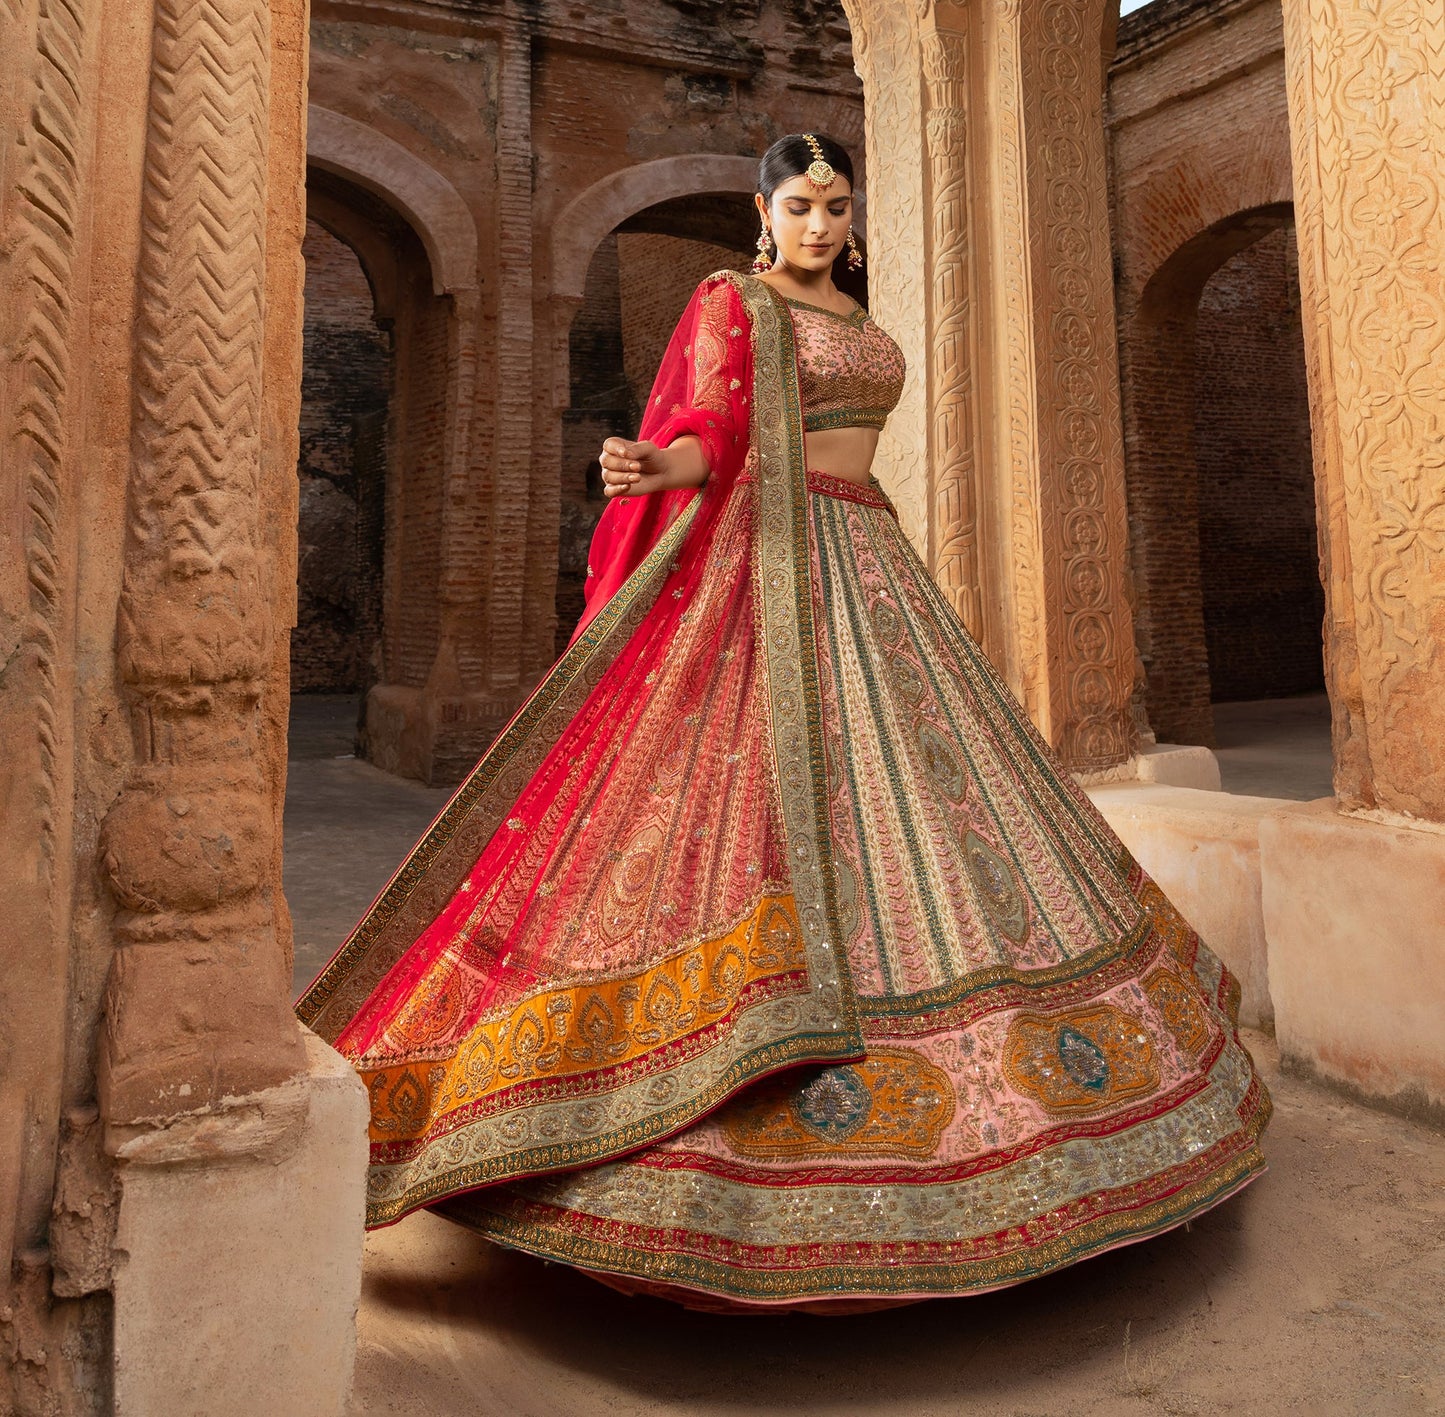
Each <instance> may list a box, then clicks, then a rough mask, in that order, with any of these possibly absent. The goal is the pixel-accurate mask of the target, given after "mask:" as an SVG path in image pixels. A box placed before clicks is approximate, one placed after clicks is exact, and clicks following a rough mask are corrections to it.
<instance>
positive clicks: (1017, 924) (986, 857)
mask: <svg viewBox="0 0 1445 1417" xmlns="http://www.w3.org/2000/svg"><path fill="white" fill-rule="evenodd" d="M963 849H964V854H965V856H966V857H967V859H968V874H969V876H970V877H971V878H972V880H973V884H974V887H975V888H976V889H977V891H978V894H979V897H980V898H981V899H982V901H983V904H984V909H985V910H987V911H988V913H989V915H990V916H991V917H992V918H993V922H994V924H996V925H997V926H998V928H999V929H1000V930H1002V931H1003V933H1004V934H1005V935H1007V936H1008V937H1009V939H1010V940H1012V941H1013V942H1014V944H1016V945H1017V944H1021V943H1022V942H1023V939H1024V936H1025V935H1027V934H1028V932H1029V908H1028V906H1027V904H1025V902H1024V897H1023V893H1022V892H1021V891H1020V890H1019V888H1018V885H1017V882H1016V881H1015V878H1014V872H1013V867H1012V866H1010V865H1009V863H1008V862H1007V861H1006V860H1005V859H1004V858H1003V856H1001V855H1000V854H999V853H998V852H997V851H995V850H994V849H993V847H991V846H990V845H989V844H988V843H987V842H986V841H985V840H984V839H983V838H982V837H981V836H979V834H978V833H977V832H975V831H972V830H970V831H969V832H968V833H967V834H966V835H965V836H964V839H963Z"/></svg>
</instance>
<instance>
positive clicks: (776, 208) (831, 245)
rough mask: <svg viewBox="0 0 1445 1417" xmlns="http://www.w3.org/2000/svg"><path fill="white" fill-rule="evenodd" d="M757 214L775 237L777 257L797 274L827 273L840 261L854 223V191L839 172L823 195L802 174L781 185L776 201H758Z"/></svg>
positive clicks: (775, 192)
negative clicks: (835, 262)
mask: <svg viewBox="0 0 1445 1417" xmlns="http://www.w3.org/2000/svg"><path fill="white" fill-rule="evenodd" d="M757 204H758V211H759V212H760V213H761V214H762V216H763V219H764V221H765V222H766V223H767V224H768V227H769V229H770V230H771V231H772V233H773V240H774V241H775V242H776V243H777V247H778V256H779V257H780V258H781V259H782V260H783V261H785V262H787V264H788V265H790V266H792V267H794V268H795V269H797V270H805V271H824V270H827V269H828V268H829V267H830V266H831V265H832V264H833V262H834V261H835V260H836V259H837V256H838V253H839V252H840V251H841V250H842V249H843V243H844V241H845V240H846V239H847V236H848V228H849V226H850V225H852V222H853V189H852V187H851V186H850V185H849V183H848V179H847V178H846V177H844V176H843V174H842V173H841V172H840V173H839V174H838V175H837V177H835V178H834V179H833V185H832V186H831V187H829V188H828V190H827V191H826V192H820V191H818V189H817V188H816V187H814V186H813V184H812V183H811V182H809V181H808V179H807V178H806V177H805V176H803V174H802V173H801V172H800V173H799V174H798V175H797V176H796V177H790V178H788V180H787V181H786V182H783V183H781V184H779V186H778V187H777V188H775V189H774V191H773V200H772V201H771V202H767V203H764V201H763V198H762V194H761V193H759V194H758V197H757Z"/></svg>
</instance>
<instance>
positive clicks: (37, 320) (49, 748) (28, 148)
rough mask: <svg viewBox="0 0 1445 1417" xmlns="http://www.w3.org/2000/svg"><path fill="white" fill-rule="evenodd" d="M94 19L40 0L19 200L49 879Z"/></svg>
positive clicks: (34, 643) (20, 444)
mask: <svg viewBox="0 0 1445 1417" xmlns="http://www.w3.org/2000/svg"><path fill="white" fill-rule="evenodd" d="M84 23H85V20H84V12H83V8H82V3H81V0H41V3H40V5H39V8H38V12H37V15H36V23H35V54H36V58H35V70H34V89H33V93H32V96H31V105H30V114H29V118H28V121H27V124H26V131H25V137H24V141H23V144H22V146H23V151H24V159H23V167H22V169H21V174H20V179H19V182H18V184H17V192H16V195H17V197H18V202H17V206H16V217H15V226H16V228H17V230H16V237H17V238H18V251H17V256H16V262H15V270H16V273H17V275H16V284H17V287H18V291H19V298H18V300H17V304H16V308H17V309H19V310H22V311H23V312H24V314H23V317H22V318H23V323H22V324H21V328H20V331H19V334H18V338H17V339H16V342H15V347H14V350H15V352H14V357H15V360H16V362H17V363H18V365H19V367H20V381H19V392H18V396H17V398H16V403H15V410H14V422H13V424H12V433H13V444H12V445H13V446H14V447H15V448H16V449H17V451H18V454H19V458H20V460H21V476H22V478H23V480H24V486H25V512H26V527H25V564H26V574H27V576H28V579H29V584H30V615H29V617H28V620H27V624H26V627H25V642H26V646H27V649H28V652H29V655H30V659H31V663H32V664H33V665H34V668H35V674H36V680H37V693H36V698H35V710H36V720H35V721H36V732H37V735H38V739H39V743H38V747H39V761H40V767H41V774H40V793H41V800H40V803H39V807H40V811H39V826H40V836H41V853H42V860H43V862H44V869H45V870H46V872H47V874H48V873H49V872H51V871H52V869H53V865H54V857H55V831H56V804H57V800H58V797H59V792H60V789H59V784H58V781H57V773H58V764H57V755H58V751H59V733H60V715H61V704H60V702H59V700H60V685H59V679H58V672H57V667H56V666H57V660H58V657H59V645H58V635H59V622H60V617H61V614H62V606H61V600H60V589H59V584H58V582H59V579H60V548H59V532H60V519H61V515H62V507H61V503H62V488H61V475H62V464H63V462H64V458H65V450H66V442H67V430H66V399H67V395H68V393H69V388H70V325H71V295H70V290H71V281H72V273H73V267H74V263H75V233H76V222H77V213H78V208H79V204H80V180H79V174H78V169H77V155H78V152H79V148H80V134H81V114H80V84H81V67H82V60H83V55H84V43H85V28H84ZM7 244H8V242H7Z"/></svg>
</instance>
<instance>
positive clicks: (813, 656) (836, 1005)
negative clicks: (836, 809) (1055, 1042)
mask: <svg viewBox="0 0 1445 1417" xmlns="http://www.w3.org/2000/svg"><path fill="white" fill-rule="evenodd" d="M726 278H727V280H728V282H729V283H730V284H731V285H732V286H733V287H734V288H735V289H736V290H737V292H738V295H739V297H740V298H741V300H742V303H743V308H744V309H745V310H746V311H747V314H748V319H749V322H750V324H751V325H752V341H753V404H752V428H751V437H752V447H753V449H754V451H755V453H756V456H757V485H758V546H757V553H756V557H755V561H754V570H753V574H754V578H755V583H756V586H757V592H758V603H759V605H760V606H761V618H762V636H763V645H764V650H765V655H766V663H767V692H768V703H769V707H770V711H771V716H772V730H773V757H774V761H775V762H776V765H777V772H778V794H779V798H780V801H781V804H782V811H783V828H784V833H785V835H786V838H787V844H788V866H789V873H790V876H791V879H792V886H793V899H794V902H795V904H796V906H797V910H798V918H799V920H800V921H801V923H802V927H803V944H804V948H805V950H806V953H807V960H808V977H809V981H810V983H811V985H812V989H811V991H810V993H809V996H808V1008H809V1010H810V1011H811V1013H812V1016H813V1021H814V1024H815V1026H817V1027H821V1028H823V1029H826V1030H829V1031H832V1032H834V1033H836V1034H837V1035H838V1036H839V1038H840V1040H847V1045H846V1047H845V1048H844V1049H843V1050H842V1051H843V1052H844V1053H847V1054H851V1055H852V1056H861V1055H862V1053H863V1051H864V1049H863V1032H862V1025H861V1022H860V1019H859V1014H858V1000H857V996H856V993H855V991H854V988H853V981H852V978H851V976H850V974H849V972H848V961H847V958H846V955H845V952H844V938H845V937H844V934H843V930H842V927H841V914H840V911H839V909H838V900H837V892H836V880H835V876H834V868H833V848H832V835H831V824H830V820H829V814H828V784H827V770H826V766H825V761H824V753H823V712H822V693H821V690H820V687H819V683H818V655H817V631H816V627H815V625H814V623H813V587H812V554H811V548H810V544H809V537H810V536H811V535H812V524H811V519H810V517H809V515H808V486H807V468H806V464H805V460H804V446H803V408H802V397H801V395H800V393H799V390H798V362H797V349H796V345H795V341H794V337H793V320H792V316H791V315H790V314H789V312H788V306H787V301H786V299H785V298H784V297H783V296H782V295H780V294H778V292H777V291H775V290H774V289H773V288H772V287H771V286H769V285H768V284H767V283H766V282H764V281H761V280H758V279H757V278H756V277H755V276H743V275H738V274H736V273H733V272H727V273H726Z"/></svg>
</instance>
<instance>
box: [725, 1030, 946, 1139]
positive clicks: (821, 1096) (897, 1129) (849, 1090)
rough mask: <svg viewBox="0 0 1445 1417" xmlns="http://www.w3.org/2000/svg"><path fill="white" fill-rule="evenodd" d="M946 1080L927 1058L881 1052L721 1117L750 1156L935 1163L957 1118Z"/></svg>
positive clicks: (765, 1094)
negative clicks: (940, 1145) (918, 1159)
mask: <svg viewBox="0 0 1445 1417" xmlns="http://www.w3.org/2000/svg"><path fill="white" fill-rule="evenodd" d="M953 1112H954V1101H953V1088H952V1087H951V1085H950V1084H949V1080H948V1074H947V1073H945V1072H944V1071H943V1070H942V1069H941V1068H938V1067H935V1066H934V1065H933V1064H932V1063H930V1062H929V1061H928V1060H927V1059H926V1058H924V1057H923V1056H922V1055H921V1054H918V1053H915V1052H911V1051H908V1050H905V1049H899V1048H877V1049H873V1050H871V1051H870V1052H869V1054H868V1056H867V1057H866V1058H865V1059H863V1061H862V1062H861V1063H849V1064H846V1065H844V1066H841V1067H833V1068H825V1069H824V1070H823V1071H822V1072H821V1073H815V1074H813V1075H812V1076H811V1077H808V1076H806V1075H805V1076H804V1077H803V1078H801V1079H789V1080H788V1081H785V1082H772V1083H763V1084H760V1085H759V1086H757V1087H754V1088H751V1089H749V1091H748V1092H747V1093H746V1094H744V1096H743V1097H742V1098H740V1099H739V1100H738V1101H736V1102H733V1103H731V1104H729V1106H727V1107H726V1108H724V1109H723V1112H722V1116H721V1121H722V1126H723V1130H724V1131H725V1132H726V1133H727V1138H728V1141H729V1142H731V1143H732V1145H733V1147H734V1148H736V1150H737V1151H738V1152H739V1153H740V1154H742V1155H744V1156H756V1157H768V1158H777V1157H783V1156H911V1157H925V1156H932V1155H933V1153H934V1152H935V1151H936V1150H937V1148H938V1139H939V1137H941V1136H942V1135H943V1129H944V1128H945V1127H946V1126H947V1125H948V1123H949V1121H950V1120H951V1119H952V1117H953Z"/></svg>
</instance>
